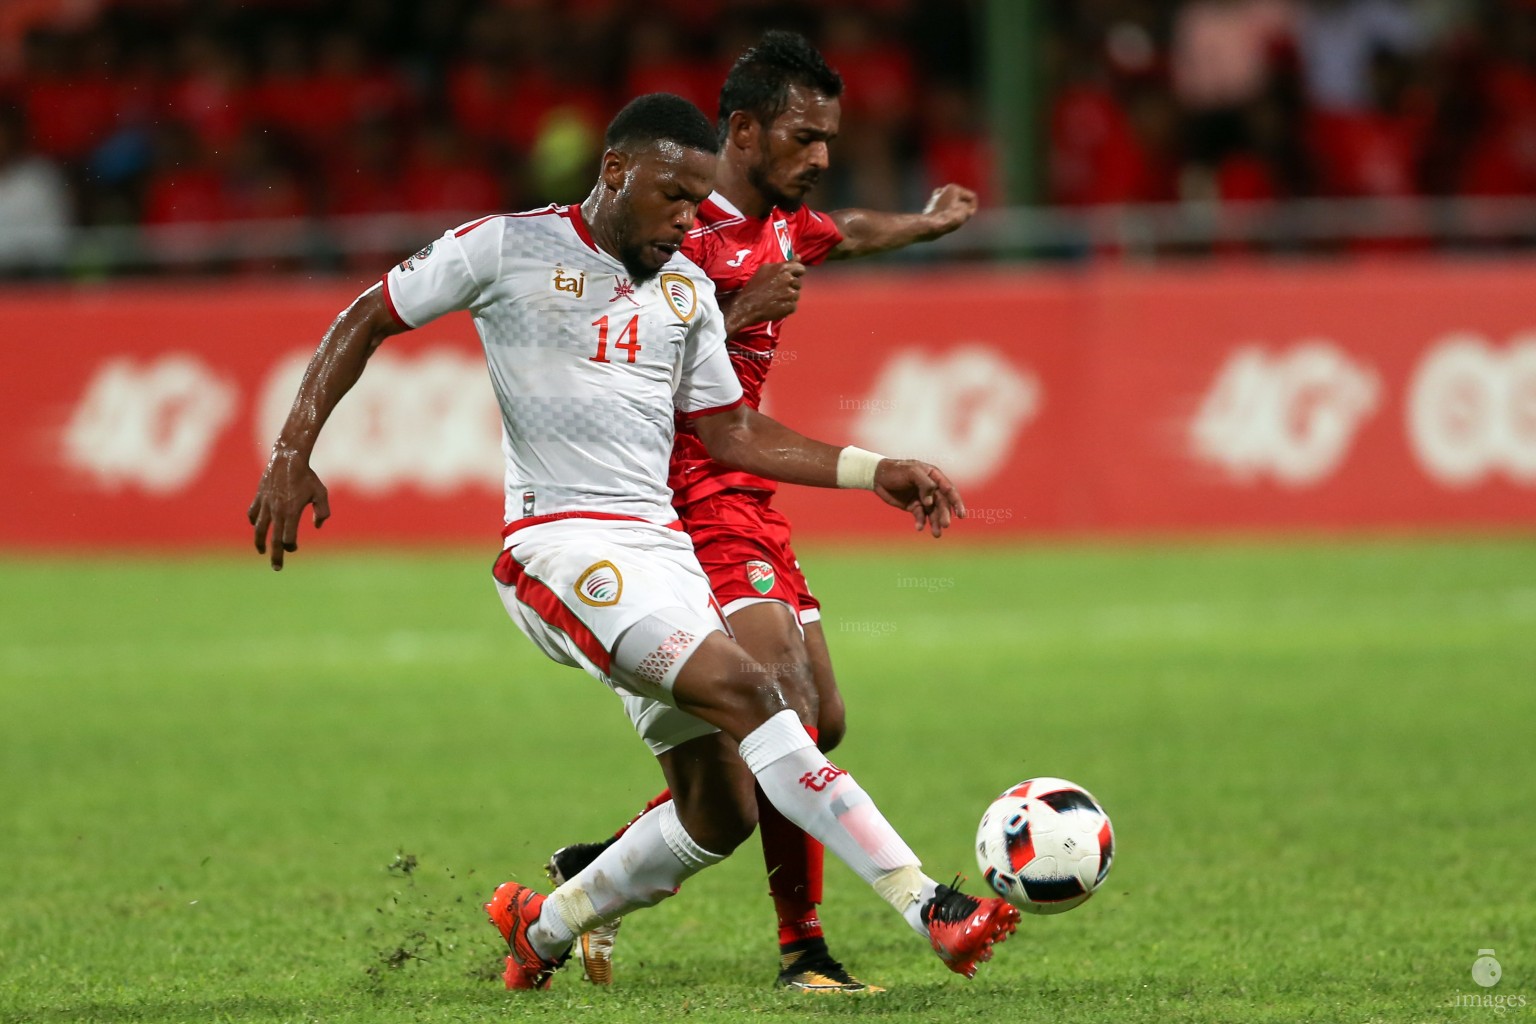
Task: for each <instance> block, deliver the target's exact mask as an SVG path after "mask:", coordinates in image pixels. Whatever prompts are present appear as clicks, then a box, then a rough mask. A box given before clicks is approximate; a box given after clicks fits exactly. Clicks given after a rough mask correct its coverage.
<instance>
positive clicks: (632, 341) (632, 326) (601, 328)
mask: <svg viewBox="0 0 1536 1024" xmlns="http://www.w3.org/2000/svg"><path fill="white" fill-rule="evenodd" d="M592 326H593V327H596V328H597V355H595V356H592V357H591V360H592V362H594V363H608V362H612V360H611V359H609V358H608V317H607V316H600V317H598V318H597V319H596V320H593V321H592ZM613 347H614V348H615V349H618V350H619V351H621V352H628V353H629V358H628V359H627V360H625V362H630V363H633V362H634V361H635V353H637V352H639V351H640V317H639V316H638V315H636V316H632V317H630V318H629V323H627V324H625V325H624V327H623V328H622V329H621V330H620V332H619V337H618V340H616V341H615V342H614V343H613Z"/></svg>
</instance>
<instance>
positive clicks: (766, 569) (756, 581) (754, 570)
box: [747, 558, 775, 594]
mask: <svg viewBox="0 0 1536 1024" xmlns="http://www.w3.org/2000/svg"><path fill="white" fill-rule="evenodd" d="M747 582H748V583H750V584H752V589H753V590H755V591H757V592H758V593H759V594H766V593H768V591H770V590H772V589H773V584H774V582H775V580H774V575H773V566H771V565H769V564H768V563H767V562H760V561H758V560H757V559H755V558H754V559H753V560H752V561H750V562H748V563H747Z"/></svg>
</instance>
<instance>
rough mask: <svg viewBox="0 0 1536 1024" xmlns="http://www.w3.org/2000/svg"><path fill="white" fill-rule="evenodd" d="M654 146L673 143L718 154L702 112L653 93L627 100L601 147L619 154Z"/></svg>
mask: <svg viewBox="0 0 1536 1024" xmlns="http://www.w3.org/2000/svg"><path fill="white" fill-rule="evenodd" d="M657 142H675V143H677V144H678V145H679V146H682V147H683V148H684V149H697V150H702V151H703V152H705V153H718V152H720V142H719V140H718V139H717V138H716V137H715V130H714V127H713V126H712V125H710V123H709V118H708V117H706V116H705V114H704V111H702V110H700V109H699V108H698V107H696V106H694V105H693V104H692V103H689V102H688V101H687V100H685V99H683V98H682V97H681V96H674V95H672V94H671V93H669V92H653V93H648V94H646V95H644V96H640V97H638V98H636V99H633V100H630V101H629V103H628V104H627V105H626V106H625V107H624V109H623V110H621V111H619V112H618V113H617V114H615V115H614V117H613V120H612V121H610V122H609V123H608V131H607V132H605V133H604V134H603V145H604V146H605V147H607V148H608V149H616V150H619V151H620V152H623V151H626V150H629V149H634V148H636V147H640V146H648V145H652V144H654V143H657Z"/></svg>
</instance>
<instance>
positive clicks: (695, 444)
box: [549, 32, 976, 992]
mask: <svg viewBox="0 0 1536 1024" xmlns="http://www.w3.org/2000/svg"><path fill="white" fill-rule="evenodd" d="M842 91H843V82H842V78H841V77H840V76H839V75H838V74H837V72H836V71H834V70H832V69H831V68H830V67H828V66H827V64H826V61H825V60H823V58H822V56H821V54H820V53H818V52H817V51H816V49H815V48H814V47H812V46H811V44H810V43H809V42H807V41H806V40H805V39H804V38H803V37H802V36H799V35H797V34H795V33H792V32H769V33H767V34H766V35H764V36H763V38H762V40H761V42H760V43H759V44H758V45H757V46H755V47H754V48H752V49H750V50H748V51H747V52H746V53H744V54H742V56H741V57H740V59H738V60H737V61H736V64H735V66H734V67H733V68H732V69H731V72H730V74H729V75H728V76H727V77H726V80H725V84H724V85H723V86H722V87H721V90H720V114H719V122H718V125H717V130H718V131H719V134H720V137H721V141H722V143H723V146H722V150H721V154H720V159H719V164H718V167H717V171H716V184H715V191H714V194H713V195H711V196H710V197H709V199H708V200H706V201H705V202H704V203H703V204H702V205H701V206H700V208H699V214H698V220H697V222H696V225H695V227H694V230H693V231H691V232H690V233H689V235H688V238H687V240H686V241H685V242H684V245H683V252H684V254H685V255H686V256H687V257H688V258H689V259H691V260H693V261H694V262H695V263H697V264H698V265H699V266H700V267H701V268H703V270H704V272H705V273H706V274H708V275H709V278H710V280H712V281H713V282H714V284H715V289H716V294H717V296H718V297H719V301H720V305H721V307H722V309H724V311H725V326H726V333H727V336H728V340H727V342H726V347H727V350H728V351H729V353H730V357H731V362H732V363H733V364H734V365H735V369H736V375H737V376H738V377H739V378H740V380H741V385H742V391H743V393H744V395H745V397H746V401H747V402H748V403H749V404H751V405H752V407H753V408H756V407H757V406H758V405H759V404H760V402H761V400H762V390H763V384H764V382H765V381H766V379H767V376H768V370H769V369H770V367H771V366H772V365H773V355H774V351H775V349H776V348H777V347H778V344H779V333H780V330H781V328H782V326H783V323H784V320H785V318H786V317H788V316H789V315H790V314H791V313H793V312H794V311H795V307H796V305H797V303H798V301H799V298H800V288H801V283H802V279H803V277H804V275H805V271H806V268H807V267H808V266H814V265H816V264H818V263H821V262H822V261H823V260H827V259H844V258H849V257H858V256H868V255H871V254H873V253H878V252H885V251H887V250H891V249H898V248H901V247H902V246H906V245H911V244H912V243H914V242H921V241H928V240H931V239H934V238H938V237H939V236H941V235H945V234H948V233H949V232H951V231H954V230H955V229H956V228H958V227H960V226H961V225H962V224H964V223H965V222H966V221H967V220H969V219H970V217H971V215H972V214H973V213H974V212H975V211H976V196H975V194H974V193H972V192H971V191H969V190H968V189H964V188H961V187H959V186H957V185H948V186H945V187H944V188H942V189H939V190H937V191H935V192H934V193H933V196H932V198H931V199H930V200H929V202H928V205H927V208H926V209H924V210H923V211H922V212H921V213H910V214H908V213H882V212H877V211H872V210H857V209H849V210H836V211H833V212H831V213H819V212H817V211H814V210H812V209H810V208H809V207H808V206H806V205H805V197H806V195H807V194H808V193H809V192H810V191H811V189H812V188H814V187H815V185H816V183H817V181H818V180H819V179H820V177H821V175H822V173H823V172H824V171H826V169H827V166H828V162H829V154H828V147H829V145H830V143H831V142H832V140H833V138H835V137H836V135H837V132H838V125H839V120H840V113H841V111H840V103H839V97H840V96H841V95H842ZM670 477H671V479H670V481H669V482H670V483H671V486H672V490H673V504H674V506H675V507H676V509H677V513H678V516H679V517H680V518H681V519H682V521H683V524H684V526H685V527H686V528H687V530H688V532H689V533H690V534H691V535H692V537H693V544H694V549H695V551H696V552H697V554H698V557H699V562H700V564H701V565H702V566H703V568H704V570H705V572H707V573H708V574H709V581H710V586H711V588H712V589H713V590H714V593H715V596H716V598H717V599H718V600H719V602H720V604H721V605H722V606H723V607H724V610H725V612H726V615H727V617H728V619H729V622H730V625H731V631H732V632H733V633H734V634H735V636H736V639H737V640H738V642H739V643H740V644H741V645H742V646H743V647H744V648H746V650H747V651H749V652H750V653H751V654H752V656H753V657H754V658H756V659H758V660H759V661H761V662H763V663H764V664H766V665H771V666H774V667H775V668H776V670H777V674H778V678H779V683H780V686H781V687H782V688H783V690H784V693H785V696H786V697H787V698H788V699H789V701H790V702H791V706H793V707H794V708H795V710H796V711H798V712H799V714H800V718H801V722H802V723H803V724H804V725H805V727H806V730H807V731H808V732H809V733H810V734H811V735H812V737H814V738H815V739H816V741H817V745H818V746H819V747H820V748H821V749H822V750H823V751H830V750H831V749H832V748H834V747H835V746H837V744H838V742H839V741H840V740H841V739H842V738H843V733H844V728H845V725H844V711H843V700H842V696H841V694H840V693H839V692H838V688H837V680H836V676H835V675H834V673H833V670H832V659H831V656H830V654H829V653H828V650H827V642H826V636H825V634H824V633H823V631H822V627H821V621H820V620H821V611H820V605H819V603H818V602H817V600H816V598H815V597H813V596H812V595H811V592H810V588H809V587H808V586H807V585H806V581H805V577H804V575H803V574H802V573H801V571H800V563H799V562H798V561H797V560H796V558H795V552H794V548H793V547H792V546H791V544H790V524H789V521H788V520H787V519H786V518H785V517H784V516H783V515H782V514H781V513H780V512H779V511H778V510H777V509H775V508H774V507H773V505H772V500H773V494H774V491H775V489H776V484H775V483H774V482H773V481H771V480H767V479H764V478H763V477H759V476H754V475H752V474H750V473H744V472H741V471H739V470H733V469H729V468H728V467H726V466H723V465H721V464H720V463H718V462H715V461H714V460H712V459H711V458H710V457H709V453H708V452H707V451H706V450H705V448H704V445H703V442H702V441H701V440H700V439H699V437H698V435H697V434H696V433H694V432H692V431H690V430H688V429H687V428H686V425H681V424H680V429H679V431H678V435H677V440H676V444H675V446H674V448H673V452H672V465H671V472H670ZM667 799H668V794H667V793H665V792H663V793H662V794H661V795H660V796H658V797H657V798H656V799H655V800H653V801H652V802H651V803H650V804H648V805H647V808H646V809H647V810H649V809H650V808H651V807H654V806H656V805H658V804H659V803H662V802H665V801H666V800H667ZM758 808H759V827H760V829H761V833H762V841H763V856H764V861H765V863H766V866H767V868H768V879H769V882H768V884H769V892H770V894H771V895H772V896H773V900H774V906H775V909H776V910H777V913H778V921H779V977H778V981H779V984H780V985H783V986H785V987H788V988H792V989H797V990H801V991H816V992H825V991H837V992H866V991H880V990H879V989H878V988H876V987H875V986H872V985H867V984H866V983H864V982H862V981H860V980H858V979H857V978H855V977H854V976H853V975H851V974H849V973H848V971H846V970H845V969H844V968H843V966H842V965H841V964H840V963H839V962H838V961H837V960H836V959H835V958H834V957H833V956H832V954H831V952H830V951H829V950H828V948H827V944H826V939H825V936H824V935H823V932H822V928H821V923H820V920H819V918H818V916H817V913H816V905H817V904H818V903H820V902H821V897H822V864H823V859H824V856H825V851H824V849H823V848H822V845H821V844H820V843H818V842H817V841H816V840H815V839H813V838H811V837H810V836H808V835H806V834H805V833H804V832H802V831H800V830H799V829H798V828H796V827H795V826H794V825H793V824H791V823H790V822H789V821H788V820H787V819H786V818H784V816H783V815H782V814H780V813H779V812H778V811H777V810H775V809H774V808H773V806H772V805H771V804H770V803H769V802H768V801H766V800H764V799H762V797H761V794H759V799H758ZM620 831H621V833H622V830H620ZM609 841H610V842H611V840H609ZM606 845H607V844H606V843H577V844H573V845H571V846H567V847H564V848H562V849H560V850H559V851H557V852H556V853H555V854H554V856H552V857H551V858H550V863H549V872H550V875H551V877H552V878H554V879H555V880H556V881H560V880H561V879H564V878H569V877H571V875H573V874H574V873H575V872H576V871H578V870H580V869H581V868H582V867H583V866H584V865H585V864H586V863H588V862H589V861H590V860H591V859H592V858H593V857H595V856H596V855H597V853H598V852H600V851H601V850H602V849H603V848H604V847H605V846H606ZM617 927H618V926H617V923H615V924H613V925H610V926H606V927H604V928H600V929H596V930H594V931H593V932H590V933H588V934H586V935H583V936H582V937H581V942H580V943H579V949H578V951H579V952H580V954H581V958H582V961H583V967H584V969H585V971H586V974H587V977H588V978H589V979H591V980H592V981H594V982H597V983H598V984H607V983H608V982H609V981H610V980H611V978H612V963H611V957H612V950H613V941H614V936H615V933H616V931H617Z"/></svg>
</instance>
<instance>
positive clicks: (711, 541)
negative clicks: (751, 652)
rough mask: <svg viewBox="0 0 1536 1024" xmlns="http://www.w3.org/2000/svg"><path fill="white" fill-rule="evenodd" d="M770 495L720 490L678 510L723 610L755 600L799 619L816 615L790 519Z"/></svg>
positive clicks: (811, 619) (818, 608)
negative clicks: (786, 607) (791, 538)
mask: <svg viewBox="0 0 1536 1024" xmlns="http://www.w3.org/2000/svg"><path fill="white" fill-rule="evenodd" d="M772 500H773V495H771V494H764V493H760V492H757V491H721V492H719V493H717V494H712V495H710V496H709V497H707V498H704V499H703V500H701V501H696V502H694V503H693V504H692V505H689V506H687V507H686V508H681V509H678V514H679V516H680V517H681V518H682V521H683V528H684V529H686V530H687V531H688V534H689V535H690V536H691V537H692V538H693V550H694V551H695V552H696V553H697V554H698V556H699V564H700V565H701V566H703V567H704V572H705V574H706V575H708V576H709V586H710V589H712V590H713V591H714V592H715V600H717V601H719V602H720V605H721V607H722V608H724V610H725V614H726V615H730V614H731V613H732V612H734V611H736V610H737V609H739V608H742V607H745V606H746V605H749V604H754V603H756V602H759V601H782V602H783V603H785V604H787V605H789V607H790V608H791V609H793V610H794V612H795V616H796V618H798V619H799V620H800V622H801V623H802V624H803V623H807V622H815V621H816V620H818V619H820V618H821V602H820V601H818V600H816V598H814V597H812V596H811V589H810V587H809V586H807V585H806V582H805V575H804V574H803V573H801V572H800V562H799V560H798V559H796V558H795V549H794V548H792V547H790V544H789V530H790V526H789V520H788V519H786V518H784V516H783V514H782V513H780V512H779V510H778V509H776V508H774V507H773V506H772V505H770V504H769V502H770V501H772Z"/></svg>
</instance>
